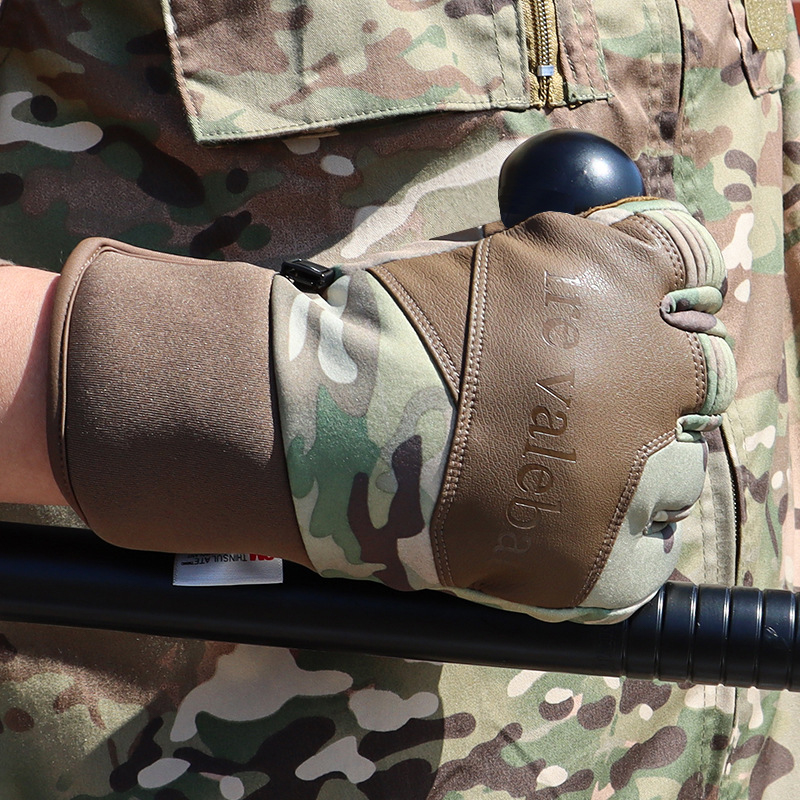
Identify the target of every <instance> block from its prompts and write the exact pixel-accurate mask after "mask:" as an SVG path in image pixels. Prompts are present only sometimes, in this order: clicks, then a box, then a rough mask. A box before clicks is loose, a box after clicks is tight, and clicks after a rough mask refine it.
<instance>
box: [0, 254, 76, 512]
mask: <svg viewBox="0 0 800 800" xmlns="http://www.w3.org/2000/svg"><path fill="white" fill-rule="evenodd" d="M57 280H58V276H57V275H53V274H52V273H49V272H43V271H41V270H35V269H29V268H27V267H14V266H2V267H0V502H6V503H35V504H63V503H65V500H64V498H63V496H62V495H61V492H60V491H59V489H58V486H57V484H56V482H55V480H54V478H53V473H52V470H51V469H50V461H49V458H48V454H47V439H46V432H45V419H46V417H45V398H46V385H47V384H46V381H47V359H48V342H49V335H50V315H51V310H52V296H53V290H54V288H55V284H56V282H57Z"/></svg>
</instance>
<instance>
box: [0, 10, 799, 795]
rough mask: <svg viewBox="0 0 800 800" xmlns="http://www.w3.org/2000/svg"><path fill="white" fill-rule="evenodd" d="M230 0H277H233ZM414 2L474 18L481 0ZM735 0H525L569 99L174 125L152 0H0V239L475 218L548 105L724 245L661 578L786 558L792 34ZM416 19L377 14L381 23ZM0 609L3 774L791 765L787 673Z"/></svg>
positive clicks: (477, 785)
mask: <svg viewBox="0 0 800 800" xmlns="http://www.w3.org/2000/svg"><path fill="white" fill-rule="evenodd" d="M208 5H209V7H210V6H211V4H210V3H209V4H208ZM254 5H258V6H259V7H261V8H263V9H267V10H272V9H274V10H275V11H276V12H279V13H284V14H285V13H287V9H288V8H289V6H288V4H279V3H278V2H268V0H263V2H261V3H260V4H250V3H248V4H241V6H243V7H244V6H254ZM388 5H390V6H392V7H393V8H395V9H398V8H399V9H403V8H407V9H408V13H412V14H413V13H416V10H417V8H419V7H423V6H426V5H427V6H435V5H436V2H434V0H425V1H424V2H415V3H410V2H404V0H391V3H388ZM446 5H448V6H450V7H451V8H455V9H456V10H457V11H458V13H459V14H461V13H462V12H463V16H469V15H479V16H482V17H486V16H487V14H488V13H490V12H491V10H492V8H496V9H500V8H504V7H506V6H508V5H509V4H508V3H506V2H495V3H494V4H492V3H482V2H480V3H479V2H466V1H465V0H464V2H455V1H454V0H453V2H452V3H451V2H448V3H447V4H446ZM761 5H763V4H759V3H757V2H755V3H752V2H748V3H747V6H745V4H744V3H743V2H742V0H730V2H729V3H709V2H707V0H682V2H680V3H678V4H675V3H674V2H672V1H671V0H669V1H667V0H664V1H663V2H662V1H661V0H647V2H642V3H628V2H622V1H621V0H596V2H594V3H593V4H591V5H590V4H589V3H587V2H582V0H557V2H555V4H554V7H555V10H556V12H557V15H556V16H557V20H558V24H559V31H560V34H561V36H560V40H561V41H560V45H561V47H560V49H559V56H558V58H559V72H560V73H561V74H562V75H565V74H566V71H565V69H564V67H563V62H565V61H566V62H568V63H569V65H570V68H571V69H573V70H574V73H575V74H576V75H578V77H581V76H583V77H584V78H585V80H584V81H581V80H577V81H575V80H573V85H574V87H575V88H574V94H573V95H572V97H573V99H572V100H570V104H569V105H565V106H559V107H557V108H553V109H549V110H546V111H540V110H536V109H531V110H527V111H510V110H504V109H496V110H493V109H491V108H486V109H485V110H483V111H480V112H470V111H454V112H451V113H429V114H425V115H415V114H411V115H402V116H400V117H397V118H396V119H392V120H391V121H384V122H381V123H380V124H378V123H376V122H375V123H371V124H369V125H355V124H351V125H347V126H344V127H342V128H341V129H339V130H338V131H336V132H335V135H330V136H323V137H317V136H313V135H310V136H305V137H299V138H294V139H284V140H281V139H276V138H265V139H259V140H253V141H248V142H242V143H238V144H234V143H229V144H227V145H225V146H222V147H214V148H206V147H202V146H199V145H198V144H196V143H195V142H194V141H193V140H192V138H191V135H190V132H189V131H190V129H189V125H188V123H187V120H186V116H185V112H184V107H183V105H182V101H181V98H180V96H179V93H178V92H177V90H176V89H175V84H174V81H173V77H172V75H173V72H172V63H171V60H170V53H169V40H168V37H167V33H166V32H165V31H166V29H165V23H164V18H163V16H162V14H161V9H160V8H159V7H158V5H157V4H156V3H155V2H154V0H140V2H137V3H123V2H118V1H115V0H82V1H81V0H5V2H4V3H3V16H2V19H0V49H1V52H2V60H1V61H0V204H2V209H0V232H1V233H2V245H0V247H1V248H2V256H3V257H4V258H7V259H10V260H12V261H15V262H17V263H22V264H28V265H31V266H38V267H44V268H47V269H52V270H57V269H58V268H59V266H60V264H61V263H62V261H63V259H64V257H65V256H66V254H67V253H68V252H69V251H70V249H71V248H72V247H73V246H74V245H75V244H76V243H77V242H78V241H79V240H80V239H82V238H83V237H86V236H89V235H98V234H99V235H107V236H114V237H116V238H119V239H122V240H125V241H129V242H131V243H134V244H137V245H142V246H145V247H150V248H153V249H160V250H163V251H166V252H173V253H185V254H191V255H194V256H201V257H207V258H211V259H217V260H222V259H231V260H233V259H236V260H245V261H251V262H255V263H258V264H263V265H265V266H276V265H277V264H279V263H280V261H281V260H282V259H283V258H285V257H287V256H290V255H291V256H295V255H300V256H307V257H312V258H314V259H315V260H320V261H325V262H326V263H340V262H344V261H352V260H353V259H359V258H362V257H366V256H369V255H370V254H371V253H374V252H377V251H379V250H388V249H393V248H399V247H401V246H403V245H405V244H408V243H410V242H414V241H418V240H424V239H429V238H432V237H435V236H440V235H442V234H445V233H447V232H449V231H452V230H458V229H463V228H467V227H470V226H474V225H479V224H481V223H484V222H486V221H488V220H492V219H494V218H496V217H497V206H496V199H495V191H496V176H497V174H498V171H499V167H500V164H501V162H502V160H503V158H504V157H505V155H507V154H508V153H509V152H510V150H511V149H512V148H513V146H514V145H515V143H516V142H517V141H519V139H520V138H522V137H524V136H527V135H530V134H532V133H534V132H537V131H539V130H543V129H545V128H547V127H550V126H571V127H580V128H586V129H590V130H594V131H596V132H598V133H600V134H605V135H607V136H609V137H610V138H612V139H614V140H615V141H616V142H617V143H618V144H620V145H621V146H622V147H623V148H624V149H625V150H626V151H628V152H629V153H631V154H632V155H633V156H634V157H635V158H636V159H637V162H638V164H639V165H640V167H641V169H642V171H643V173H644V176H645V183H646V187H647V190H648V192H649V193H651V194H654V195H658V196H662V197H667V198H673V199H676V200H678V201H680V202H681V203H682V204H683V205H685V206H686V207H687V208H688V209H689V210H690V211H691V212H692V214H693V215H695V216H696V217H697V218H698V219H700V220H701V221H702V222H703V223H704V224H705V225H706V226H707V228H708V229H709V231H710V232H711V234H712V235H713V236H714V238H715V240H716V241H717V242H718V243H719V245H720V248H721V250H722V254H723V259H724V264H725V267H726V271H727V283H728V289H727V301H726V304H725V306H724V308H723V310H722V312H721V313H720V315H719V319H720V321H721V322H722V323H723V324H724V325H725V328H726V329H727V332H728V334H729V335H730V336H731V338H732V339H733V341H734V342H735V346H736V356H737V363H738V369H739V387H738V390H737V393H736V397H735V399H734V402H733V404H732V406H731V408H730V409H729V411H728V412H727V413H726V415H725V417H724V420H723V425H722V428H721V433H718V434H713V433H712V434H710V435H709V445H710V452H709V480H708V481H707V483H706V486H705V489H704V492H703V496H702V498H701V501H700V507H699V509H698V510H697V512H696V513H694V514H693V515H692V516H691V517H690V519H688V520H686V521H685V523H686V524H684V535H685V537H686V539H687V542H686V544H685V546H684V549H683V551H682V554H681V560H680V562H679V564H678V567H677V571H676V575H675V577H677V578H680V577H685V578H687V579H690V580H693V581H697V582H717V583H733V582H734V581H735V582H738V583H741V584H746V585H759V586H763V587H770V586H791V585H793V584H794V583H795V580H796V578H795V574H794V564H795V561H796V559H797V558H798V555H797V552H796V549H797V548H796V543H797V542H798V539H797V527H796V517H797V510H796V500H795V492H794V489H793V486H794V479H795V474H796V470H795V469H794V468H793V459H796V458H797V453H798V441H797V431H798V419H797V411H796V409H797V400H798V390H799V389H800V378H799V377H798V368H797V364H798V353H797V348H796V344H795V324H796V323H795V320H797V319H798V318H800V310H799V309H798V308H797V298H798V297H800V285H798V263H797V259H798V254H800V249H798V248H799V246H800V233H798V231H800V210H799V209H800V204H799V203H798V201H800V191H798V188H797V187H798V186H799V185H800V94H799V93H798V79H800V53H798V44H797V38H796V36H795V35H794V33H791V35H788V36H787V37H785V42H786V49H785V50H784V49H782V46H778V45H775V44H770V45H769V47H770V48H771V49H760V50H759V49H757V48H756V46H755V44H754V42H753V39H752V34H751V31H750V27H749V26H748V17H750V22H751V23H752V22H753V20H757V19H758V17H759V15H760V14H761V13H772V12H762V11H759V8H760V7H761ZM766 5H767V6H769V5H770V4H766ZM185 7H187V8H188V4H187V5H185ZM787 10H788V9H787ZM445 13H446V12H445ZM486 21H487V20H485V19H481V20H476V22H479V23H480V25H477V26H476V29H483V28H482V26H483V25H484V23H485V22H486ZM785 21H786V23H787V28H788V24H789V17H788V16H787V17H785ZM393 24H398V23H393ZM178 32H180V27H179V28H178ZM417 33H418V29H417V28H416V24H413V25H412V24H411V23H410V22H409V23H407V24H404V25H402V26H401V30H400V33H399V34H396V35H395V38H396V39H397V40H398V41H399V40H400V39H401V38H402V37H403V36H405V38H406V39H409V38H410V39H413V37H414V36H415V35H417ZM434 34H436V35H438V33H437V32H436V31H432V32H431V36H432V37H433V38H434V41H436V40H435V36H434ZM520 36H522V32H520ZM779 38H780V37H779ZM416 52H417V53H424V48H422V47H421V46H420V47H418V48H417V50H416ZM582 53H583V54H585V55H586V57H587V61H586V62H585V63H584V62H583V61H581V54H582ZM334 55H335V54H334ZM434 68H435V65H434V66H432V69H434ZM541 77H545V78H546V76H541ZM269 78H270V76H269V75H265V76H264V83H267V82H268V81H269ZM567 85H568V86H569V85H570V81H569V80H567ZM581 86H583V87H584V89H581ZM592 86H594V87H595V89H594V93H593V91H592V90H591V89H590V88H587V87H592ZM567 91H568V92H569V91H571V90H570V89H568V90H567ZM595 95H596V96H595ZM602 95H605V96H606V98H608V99H605V98H604V97H603V96H602ZM214 113H216V112H214ZM314 122H315V121H314V120H312V121H311V123H310V124H314ZM787 289H788V291H787ZM265 591H266V590H265ZM0 630H1V631H2V636H0V725H1V726H2V727H0V795H2V797H3V798H9V800H17V799H18V798H24V799H25V800H28V799H30V800H41V799H42V798H45V799H46V800H50V798H56V799H58V800H78V798H128V799H129V800H132V799H133V798H138V800H156V798H158V800H180V798H187V799H188V800H206V798H226V800H230V799H232V798H237V799H238V798H246V797H251V798H287V797H292V798H314V799H315V800H327V799H329V798H358V799H359V800H361V799H362V798H368V799H369V800H372V799H373V798H374V799H376V800H378V799H380V798H393V797H402V798H418V797H425V798H443V799H445V798H446V800H474V798H478V797H480V798H485V797H490V798H492V800H495V799H499V800H508V798H522V797H524V798H540V799H542V800H543V799H544V798H556V797H565V798H569V799H570V800H573V798H575V799H576V800H605V798H611V797H620V798H625V800H628V799H629V798H630V800H656V799H657V798H662V799H663V798H679V800H690V798H691V800H695V799H696V800H710V799H711V798H725V800H731V799H732V798H747V799H748V800H775V799H776V798H793V797H795V796H796V794H797V786H798V775H799V774H800V736H799V735H798V726H797V719H798V713H799V712H800V700H798V697H797V696H795V695H790V694H788V693H777V692H762V691H756V690H753V689H745V690H733V689H728V688H722V687H701V686H689V685H681V686H676V685H665V684H659V683H650V682H645V681H639V680H619V679H616V678H608V679H603V678H584V677H570V676H564V675H557V674H541V673H537V672H528V671H523V672H520V671H517V670H507V669H488V668H481V667H469V666H463V665H439V664H428V663H416V662H407V661H404V660H401V659H381V658H367V657H357V656H343V655H336V654H330V653H317V652H298V651H288V650H284V649H280V648H255V647H249V646H248V647H245V646H237V647H234V646H230V645H221V644H215V643H198V642H186V641H180V640H170V639H157V638H148V637H136V636H131V635H123V634H112V633H101V632H91V631H87V632H78V631H63V630H58V629H54V628H47V627H44V626H40V627H36V626H26V625H18V624H4V625H2V626H0Z"/></svg>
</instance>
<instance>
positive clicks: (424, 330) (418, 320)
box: [369, 269, 459, 401]
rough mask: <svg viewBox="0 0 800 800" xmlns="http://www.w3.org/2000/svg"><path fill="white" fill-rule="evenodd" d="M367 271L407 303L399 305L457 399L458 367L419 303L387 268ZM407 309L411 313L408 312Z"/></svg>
mask: <svg viewBox="0 0 800 800" xmlns="http://www.w3.org/2000/svg"><path fill="white" fill-rule="evenodd" d="M369 272H370V273H371V274H373V275H374V276H375V277H376V278H378V280H380V281H381V282H382V283H383V284H384V285H385V286H386V288H387V289H391V290H392V292H393V293H395V294H396V295H398V296H399V297H400V298H402V300H403V302H404V303H405V304H407V307H406V308H404V307H403V303H401V304H400V307H401V308H403V310H404V311H405V312H406V315H407V316H408V317H409V319H410V321H411V324H412V325H413V326H414V328H416V330H417V332H418V333H419V334H420V336H421V337H422V339H423V341H424V342H425V343H426V344H427V345H428V347H429V349H430V351H431V354H432V355H433V357H434V358H435V360H436V365H437V366H438V367H439V369H440V370H441V372H442V375H443V377H444V379H445V382H446V383H447V388H448V389H449V390H450V394H451V396H452V397H453V399H454V400H456V401H457V400H458V382H459V375H458V369H457V368H456V366H455V364H454V363H453V359H452V358H451V356H450V353H448V352H447V348H446V347H445V345H444V342H443V341H442V340H441V337H440V336H439V334H438V333H437V332H436V329H435V328H434V327H433V325H432V324H431V321H430V320H429V319H428V317H427V316H426V315H425V313H424V312H423V310H422V309H421V308H420V307H419V305H417V302H416V301H415V300H414V298H413V297H412V296H411V295H410V294H409V293H408V292H407V291H406V289H405V287H404V286H403V285H402V284H401V283H400V282H399V281H398V280H397V278H395V276H394V275H393V274H392V273H391V272H389V271H388V270H380V271H379V270H377V269H375V270H372V269H371V270H369ZM409 311H410V312H413V313H409Z"/></svg>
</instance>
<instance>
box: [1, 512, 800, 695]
mask: <svg viewBox="0 0 800 800" xmlns="http://www.w3.org/2000/svg"><path fill="white" fill-rule="evenodd" d="M0 539H1V540H2V543H3V544H2V550H1V551H0V552H2V555H0V619H2V620H6V621H23V622H30V623H45V624H51V625H68V626H75V627H89V628H102V629H110V630H122V631H134V632H139V633H149V634H155V635H162V636H180V637H187V638H203V639H217V640H222V641H235V642H246V643H252V644H265V645H281V646H288V647H302V648H310V649H317V650H336V651H349V652H361V653H369V654H373V655H385V656H400V657H405V658H416V659H426V660H433V661H448V662H461V663H470V664H485V665H492V666H508V667H517V668H522V669H526V668H527V669H542V670H553V671H558V672H573V673H584V674H593V675H630V676H634V677H642V678H662V679H665V680H674V681H684V680H692V681H695V682H697V683H711V684H716V683H725V684H728V685H732V686H751V685H753V686H759V687H761V688H775V689H784V688H785V689H798V688H800V666H799V665H798V662H799V659H798V654H800V645H798V637H800V629H799V628H798V624H797V621H798V619H799V618H800V615H799V614H798V596H797V595H795V594H792V593H791V592H785V591H777V590H776V591H764V592H761V591H759V590H757V589H749V588H743V587H736V588H733V589H726V588H721V587H696V586H692V585H691V584H679V583H670V584H667V585H666V586H665V587H664V588H663V589H662V591H661V592H660V593H659V594H658V595H657V596H656V597H655V598H654V599H653V600H652V601H651V602H650V603H649V604H647V605H646V606H645V607H644V608H642V609H640V610H639V611H638V612H637V613H636V614H634V615H633V616H632V617H631V618H630V619H629V620H627V621H626V622H623V623H619V624H616V625H588V626H587V625H578V624H573V623H560V624H551V623H544V622H538V621H537V620H534V619H531V618H529V617H526V616H524V615H522V614H513V613H509V612H503V611H499V610H496V609H491V608H485V607H482V606H477V605H474V604H472V603H467V602H465V601H462V600H458V599H456V598H453V597H450V596H447V595H444V594H440V593H437V592H407V593H403V592H396V591H392V590H390V589H387V588H385V587H384V586H381V585H379V584H376V583H370V582H365V581H349V580H332V579H324V578H320V577H319V576H317V575H315V574H313V573H312V572H310V571H309V570H306V569H304V568H303V567H299V566H296V565H293V564H286V565H285V580H284V583H283V584H280V585H275V586H224V587H183V586H179V587H176V586H173V585H172V565H173V558H172V556H170V555H167V554H159V553H144V552H139V551H130V550H121V549H119V548H116V547H112V546H111V545H108V544H106V543H105V542H103V541H102V540H100V539H98V538H97V537H95V536H94V534H92V533H91V532H88V531H82V530H75V529H71V528H49V527H38V526H30V525H18V524H11V523H3V524H1V525H0Z"/></svg>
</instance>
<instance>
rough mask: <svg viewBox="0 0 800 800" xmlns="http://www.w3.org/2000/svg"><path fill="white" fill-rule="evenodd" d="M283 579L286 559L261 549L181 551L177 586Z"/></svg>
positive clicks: (174, 581) (175, 576)
mask: <svg viewBox="0 0 800 800" xmlns="http://www.w3.org/2000/svg"><path fill="white" fill-rule="evenodd" d="M244 583H283V559H280V558H273V557H272V556H265V555H261V554H260V553H180V554H178V555H176V556H175V568H174V571H173V574H172V585H173V586H237V585H239V584H244Z"/></svg>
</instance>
